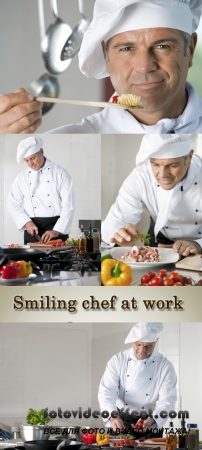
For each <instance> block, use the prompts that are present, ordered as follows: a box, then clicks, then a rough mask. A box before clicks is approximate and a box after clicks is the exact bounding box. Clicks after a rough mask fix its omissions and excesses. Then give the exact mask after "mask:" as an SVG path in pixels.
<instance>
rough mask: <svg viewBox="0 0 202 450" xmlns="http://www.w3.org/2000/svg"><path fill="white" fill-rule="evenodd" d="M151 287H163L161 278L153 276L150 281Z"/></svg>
mask: <svg viewBox="0 0 202 450" xmlns="http://www.w3.org/2000/svg"><path fill="white" fill-rule="evenodd" d="M151 285H152V286H163V280H162V278H161V277H158V276H155V277H153V278H152V280H151Z"/></svg>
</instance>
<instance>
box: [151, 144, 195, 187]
mask: <svg viewBox="0 0 202 450" xmlns="http://www.w3.org/2000/svg"><path fill="white" fill-rule="evenodd" d="M193 153H194V150H191V151H190V153H189V155H188V156H187V157H185V156H182V157H180V158H171V159H159V158H150V164H151V168H152V172H153V174H154V177H155V178H156V181H158V183H159V184H160V186H161V187H162V188H163V189H165V190H170V189H173V188H174V187H175V186H176V184H177V183H179V182H180V181H182V180H183V179H184V178H185V176H186V174H187V171H188V168H189V165H190V164H191V159H192V155H193Z"/></svg>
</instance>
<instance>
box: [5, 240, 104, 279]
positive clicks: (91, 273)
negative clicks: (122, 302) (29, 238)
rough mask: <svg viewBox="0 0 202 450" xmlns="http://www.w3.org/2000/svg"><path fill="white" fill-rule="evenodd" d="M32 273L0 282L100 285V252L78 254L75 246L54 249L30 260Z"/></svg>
mask: <svg viewBox="0 0 202 450" xmlns="http://www.w3.org/2000/svg"><path fill="white" fill-rule="evenodd" d="M30 261H31V264H32V268H33V273H32V274H31V276H30V277H28V278H27V279H20V278H19V279H13V280H3V279H0V284H4V285H5V284H6V285H12V286H14V285H18V284H25V285H27V286H30V285H39V286H43V285H48V284H51V285H59V286H71V285H72V286H100V285H101V281H100V270H101V253H100V252H89V253H83V254H79V253H78V250H77V248H74V249H72V250H70V249H63V248H62V249H57V250H56V249H54V251H53V252H51V253H45V252H44V256H42V257H40V258H38V259H37V260H36V259H35V260H34V261H32V260H31V258H30Z"/></svg>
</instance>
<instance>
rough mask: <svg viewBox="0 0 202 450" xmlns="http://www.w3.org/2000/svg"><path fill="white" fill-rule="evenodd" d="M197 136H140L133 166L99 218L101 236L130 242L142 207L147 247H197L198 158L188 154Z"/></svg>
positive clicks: (201, 200) (200, 213)
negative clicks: (145, 216)
mask: <svg viewBox="0 0 202 450" xmlns="http://www.w3.org/2000/svg"><path fill="white" fill-rule="evenodd" d="M196 139H197V135H189V134H185V135H177V134H170V135H168V134H164V135H155V134H150V135H145V136H144V137H143V139H142V142H141V145H140V150H139V151H138V153H137V157H136V166H137V167H135V169H134V170H133V171H132V172H131V174H130V175H129V176H128V177H127V178H126V180H125V181H124V183H123V184H122V187H121V189H120V191H119V194H118V196H117V199H116V202H115V203H114V204H113V205H112V207H111V209H110V211H109V213H108V215H107V217H106V219H105V220H104V222H103V223H102V239H103V240H104V241H105V242H108V243H112V244H118V245H121V246H128V245H129V246H131V245H133V244H134V243H135V242H136V241H137V240H138V239H137V238H136V234H137V233H139V232H141V231H139V230H138V229H137V226H136V225H137V224H138V222H139V220H140V218H141V214H142V211H143V207H145V208H146V210H147V211H148V212H149V214H150V229H149V233H150V234H151V238H152V239H151V246H153V247H156V243H158V244H159V246H161V247H164V246H165V247H166V246H170V247H172V248H173V250H174V251H175V252H177V253H179V254H180V255H183V256H188V255H189V254H190V253H191V254H197V253H198V254H200V253H201V249H202V195H201V193H202V158H201V156H199V155H194V154H193V153H194V150H193V149H192V142H193V141H194V140H196Z"/></svg>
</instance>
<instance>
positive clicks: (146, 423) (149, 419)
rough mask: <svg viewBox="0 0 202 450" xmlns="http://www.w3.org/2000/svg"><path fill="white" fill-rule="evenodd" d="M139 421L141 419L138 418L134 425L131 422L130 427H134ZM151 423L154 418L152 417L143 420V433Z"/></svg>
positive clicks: (153, 421)
mask: <svg viewBox="0 0 202 450" xmlns="http://www.w3.org/2000/svg"><path fill="white" fill-rule="evenodd" d="M140 421H141V419H139V420H138V421H137V422H136V424H135V425H133V424H132V427H133V428H135V427H136V426H137V425H138V423H139V422H140ZM153 423H155V420H154V419H152V418H151V417H148V418H147V419H146V420H144V423H143V427H142V431H143V433H146V431H147V430H148V428H150V427H151V426H152V425H153ZM137 431H138V430H137Z"/></svg>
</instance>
